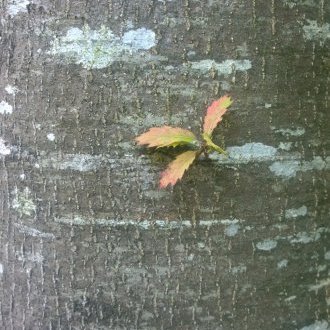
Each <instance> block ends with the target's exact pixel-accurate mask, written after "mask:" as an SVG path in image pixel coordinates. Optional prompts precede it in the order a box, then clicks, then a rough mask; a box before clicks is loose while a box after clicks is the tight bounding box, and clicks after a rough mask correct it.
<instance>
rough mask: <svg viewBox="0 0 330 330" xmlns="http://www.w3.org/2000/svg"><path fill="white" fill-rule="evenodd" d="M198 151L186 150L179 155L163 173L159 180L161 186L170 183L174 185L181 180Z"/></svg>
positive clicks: (163, 186) (164, 186)
mask: <svg viewBox="0 0 330 330" xmlns="http://www.w3.org/2000/svg"><path fill="white" fill-rule="evenodd" d="M197 153H198V151H186V152H184V153H182V154H180V155H179V156H177V157H176V158H175V159H174V160H173V161H172V162H171V163H170V164H169V165H168V167H167V169H166V170H165V171H164V172H163V173H162V174H161V178H160V181H159V187H160V188H166V187H167V186H168V185H172V186H174V185H175V184H176V183H177V181H178V180H180V179H181V178H182V176H183V174H184V172H185V171H186V170H187V169H188V168H189V166H190V165H191V164H192V163H193V161H194V160H195V158H196V156H197Z"/></svg>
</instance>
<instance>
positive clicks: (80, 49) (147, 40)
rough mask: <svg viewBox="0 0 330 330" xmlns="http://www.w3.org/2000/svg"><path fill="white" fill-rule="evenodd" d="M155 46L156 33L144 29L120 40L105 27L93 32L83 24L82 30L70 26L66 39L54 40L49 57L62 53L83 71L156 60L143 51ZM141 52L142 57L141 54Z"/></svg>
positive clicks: (130, 33) (125, 34)
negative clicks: (116, 63) (111, 65)
mask: <svg viewBox="0 0 330 330" xmlns="http://www.w3.org/2000/svg"><path fill="white" fill-rule="evenodd" d="M156 43H157V41H156V35H155V33H154V32H153V31H151V30H148V29H146V28H140V29H136V30H130V31H128V32H126V33H124V35H123V36H122V37H119V36H116V35H115V34H114V33H113V32H112V31H111V30H110V29H108V28H106V27H105V26H102V27H101V28H100V29H99V30H92V29H90V27H89V26H88V25H85V26H84V27H83V28H82V29H80V28H77V27H72V28H70V29H69V30H68V31H67V33H66V35H65V36H62V37H58V38H57V37H55V38H54V40H53V41H52V42H51V46H52V48H51V50H50V51H49V54H52V55H61V54H62V55H64V56H66V57H67V58H68V59H69V60H70V59H71V60H73V61H74V62H75V63H76V64H81V65H82V66H83V67H85V68H90V69H92V68H95V69H102V68H105V67H107V66H109V65H110V64H111V63H113V62H114V61H116V60H122V61H126V62H135V61H152V60H158V58H157V57H155V56H153V55H150V54H147V53H146V52H145V51H147V50H149V49H150V48H152V47H154V46H155V45H156ZM140 51H142V53H143V54H140Z"/></svg>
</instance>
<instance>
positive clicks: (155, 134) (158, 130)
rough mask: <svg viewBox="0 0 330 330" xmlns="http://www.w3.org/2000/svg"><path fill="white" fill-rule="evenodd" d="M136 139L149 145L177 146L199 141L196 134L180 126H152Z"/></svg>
mask: <svg viewBox="0 0 330 330" xmlns="http://www.w3.org/2000/svg"><path fill="white" fill-rule="evenodd" d="M135 141H136V142H137V143H138V144H140V145H143V144H146V145H148V147H157V148H161V147H176V146H178V145H184V144H195V143H197V140H196V137H195V135H194V134H193V133H192V132H191V131H189V130H187V129H183V128H180V127H170V126H162V127H152V128H150V129H149V131H147V132H145V133H143V134H141V135H140V136H138V137H137V138H135Z"/></svg>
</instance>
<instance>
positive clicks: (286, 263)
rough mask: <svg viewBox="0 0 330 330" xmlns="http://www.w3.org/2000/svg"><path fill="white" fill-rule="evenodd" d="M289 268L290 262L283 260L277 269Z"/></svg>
mask: <svg viewBox="0 0 330 330" xmlns="http://www.w3.org/2000/svg"><path fill="white" fill-rule="evenodd" d="M287 266H288V260H287V259H283V260H281V261H279V262H278V263H277V269H282V268H286V267H287Z"/></svg>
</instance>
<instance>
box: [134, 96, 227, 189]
mask: <svg viewBox="0 0 330 330" xmlns="http://www.w3.org/2000/svg"><path fill="white" fill-rule="evenodd" d="M231 104H232V100H231V98H230V97H229V96H227V95H225V96H223V97H221V98H220V99H218V100H216V101H213V102H212V104H211V105H210V106H209V107H208V108H207V110H206V114H205V117H204V121H203V132H202V139H203V141H202V143H201V142H199V141H198V139H197V138H196V136H195V134H194V133H193V132H191V131H190V130H187V129H184V128H180V127H170V126H162V127H152V128H150V129H149V130H148V131H147V132H145V133H143V134H141V135H139V136H138V137H136V138H135V141H136V142H137V143H138V144H139V145H146V146H147V147H149V148H156V149H158V148H165V147H177V146H188V147H191V148H193V149H194V150H188V151H185V152H183V153H181V154H179V155H178V156H177V157H176V158H175V159H174V160H173V161H172V162H171V163H170V164H169V165H168V167H167V168H166V169H165V171H164V172H162V174H161V178H160V181H159V187H160V188H166V187H167V186H169V185H170V186H174V185H175V184H176V183H177V182H178V181H179V180H180V179H181V178H182V177H183V175H184V173H185V171H186V170H187V169H188V168H189V167H190V166H191V165H192V164H193V162H194V161H195V160H196V159H198V158H199V156H200V155H201V154H204V155H206V156H207V155H208V153H209V152H210V151H217V152H219V153H222V154H225V153H226V152H225V150H223V149H222V148H221V147H219V146H218V145H216V144H215V143H214V142H213V141H212V133H213V131H214V129H215V128H216V127H217V125H218V124H219V123H220V122H221V120H222V117H223V115H224V114H225V113H226V111H227V110H228V107H229V106H230V105H231Z"/></svg>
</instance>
